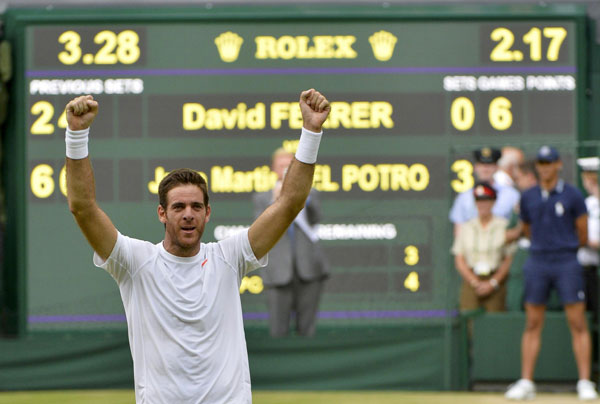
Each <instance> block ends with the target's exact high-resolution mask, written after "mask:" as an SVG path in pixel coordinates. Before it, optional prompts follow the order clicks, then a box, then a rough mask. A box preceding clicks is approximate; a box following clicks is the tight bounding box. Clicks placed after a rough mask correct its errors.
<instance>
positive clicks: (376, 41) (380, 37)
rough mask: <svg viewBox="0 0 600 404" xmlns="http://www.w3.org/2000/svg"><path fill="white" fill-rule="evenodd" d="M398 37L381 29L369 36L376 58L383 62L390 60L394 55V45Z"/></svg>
mask: <svg viewBox="0 0 600 404" xmlns="http://www.w3.org/2000/svg"><path fill="white" fill-rule="evenodd" d="M397 41H398V38H396V36H394V35H393V34H391V33H389V32H387V31H379V32H376V33H374V34H373V35H371V36H370V37H369V43H370V44H371V48H372V49H373V55H374V56H375V59H377V60H381V61H382V62H385V61H388V60H390V59H391V58H392V56H393V55H394V46H396V42H397Z"/></svg>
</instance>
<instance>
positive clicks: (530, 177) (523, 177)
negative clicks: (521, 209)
mask: <svg viewBox="0 0 600 404" xmlns="http://www.w3.org/2000/svg"><path fill="white" fill-rule="evenodd" d="M514 173H515V177H514V178H515V186H516V187H517V189H518V190H519V191H520V192H521V193H523V192H525V191H527V190H528V189H529V188H531V187H534V186H536V185H537V182H538V180H537V175H536V172H535V161H531V160H527V161H524V162H522V163H520V164H519V165H518V166H517V167H516V168H515V170H514ZM517 206H518V205H517Z"/></svg>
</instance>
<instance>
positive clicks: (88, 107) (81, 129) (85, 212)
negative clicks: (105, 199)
mask: <svg viewBox="0 0 600 404" xmlns="http://www.w3.org/2000/svg"><path fill="white" fill-rule="evenodd" d="M66 112H67V123H68V128H67V134H66V138H65V141H66V146H67V199H68V201H69V209H70V210H71V213H72V214H73V216H74V217H75V220H76V221H77V224H78V225H79V228H80V229H81V231H82V232H83V234H84V236H85V238H87V240H88V242H89V243H90V245H91V246H92V248H93V249H94V251H96V253H97V254H98V255H99V256H100V258H102V259H103V260H105V259H107V258H108V257H109V256H110V253H111V252H112V249H113V247H114V246H115V243H116V241H117V229H116V228H115V226H114V225H113V224H112V222H111V221H110V219H109V218H108V216H107V215H106V213H104V212H103V211H102V210H101V209H100V208H99V207H98V205H97V204H96V185H95V183H94V172H93V170H92V165H91V163H90V159H89V157H88V146H87V144H88V134H89V128H90V125H91V124H92V122H93V121H94V118H95V117H96V115H97V114H98V102H97V101H94V98H93V97H92V96H91V95H87V96H81V97H77V98H75V99H73V100H72V101H71V102H69V103H68V104H67V107H66Z"/></svg>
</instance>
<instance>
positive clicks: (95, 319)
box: [28, 310, 458, 324]
mask: <svg viewBox="0 0 600 404" xmlns="http://www.w3.org/2000/svg"><path fill="white" fill-rule="evenodd" d="M457 314H458V313H457V311H456V310H453V311H450V312H448V311H447V310H364V311H358V310H356V311H320V312H319V318H326V319H354V318H371V319H372V318H443V317H446V316H448V315H450V316H452V317H455V316H456V315H457ZM268 318H269V314H268V313H266V312H249V313H244V320H266V319H268ZM125 321H126V319H125V316H124V315H123V314H90V315H84V314H81V315H55V316H29V317H28V322H29V323H30V324H34V323H124V322H125Z"/></svg>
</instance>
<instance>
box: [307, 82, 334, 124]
mask: <svg viewBox="0 0 600 404" xmlns="http://www.w3.org/2000/svg"><path fill="white" fill-rule="evenodd" d="M300 111H302V120H303V121H304V123H303V126H304V128H305V129H308V130H310V131H312V132H321V126H322V125H323V122H325V120H326V119H327V116H328V115H329V111H331V106H330V105H329V101H327V98H325V96H324V95H322V94H321V93H320V92H318V91H316V90H315V89H313V88H311V89H310V90H307V91H303V92H302V94H300Z"/></svg>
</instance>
